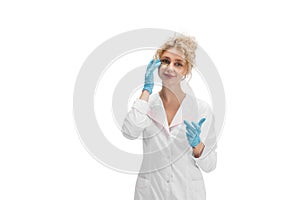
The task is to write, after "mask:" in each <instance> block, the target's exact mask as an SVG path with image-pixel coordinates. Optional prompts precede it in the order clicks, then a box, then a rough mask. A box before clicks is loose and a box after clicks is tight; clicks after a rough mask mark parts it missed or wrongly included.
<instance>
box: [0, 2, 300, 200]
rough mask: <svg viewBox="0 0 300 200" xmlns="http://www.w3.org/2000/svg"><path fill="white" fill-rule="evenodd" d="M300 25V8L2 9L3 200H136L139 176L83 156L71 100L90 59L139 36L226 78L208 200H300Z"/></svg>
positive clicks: (11, 5) (147, 5)
mask: <svg viewBox="0 0 300 200" xmlns="http://www.w3.org/2000/svg"><path fill="white" fill-rule="evenodd" d="M299 18H300V14H299V6H298V4H297V1H296V0H295V1H292V0H286V1H283V0H282V1H276V0H275V1H274V0H273V1H267V0H259V1H258V0H252V1H237V0H236V1H233V0H231V1H230V0H229V1H214V0H211V1H198V2H197V3H196V1H189V0H185V1H174V0H173V1H147V2H145V1H106V3H105V4H104V3H101V2H100V1H81V2H79V1H51V2H50V1H49V2H43V1H1V3H0V21H1V24H0V26H1V31H0V35H1V38H0V91H1V98H0V102H1V104H0V120H1V125H0V134H1V135H0V159H1V164H0V199H5V200H6V199H120V198H121V199H133V193H134V184H135V179H136V176H135V175H128V174H122V173H119V172H116V171H113V170H111V169H109V168H107V167H105V166H103V165H101V164H100V163H98V162H97V161H96V160H95V159H93V158H92V156H91V155H90V154H89V153H88V152H87V151H86V150H85V148H84V147H83V145H82V144H81V142H80V139H79V137H78V134H77V132H76V127H75V124H74V120H73V113H72V106H73V105H72V101H73V99H72V97H73V96H72V95H73V89H74V83H75V80H76V76H77V74H78V72H79V70H80V68H81V65H82V64H83V62H84V60H85V59H86V58H87V56H88V55H89V54H90V53H91V52H92V51H93V50H94V49H95V48H96V47H97V46H98V45H100V44H101V43H102V42H104V41H106V40H107V39H109V38H111V37H112V36H115V35H117V34H119V33H122V32H125V31H130V30H133V29H137V28H166V29H170V30H174V31H178V32H183V33H188V34H190V35H193V36H195V37H196V38H197V40H198V42H199V45H200V46H201V47H202V48H203V49H204V50H205V51H206V52H207V53H208V55H209V56H210V58H211V59H212V60H213V62H214V63H215V65H216V66H217V69H218V71H219V73H220V76H221V77H222V81H223V84H224V87H225V92H226V100H227V101H226V106H227V107H226V110H227V112H226V121H225V127H224V129H223V132H222V137H221V140H220V141H219V146H218V166H217V169H216V170H215V171H213V172H211V173H209V174H205V183H206V187H207V199H208V200H213V199H215V200H219V199H232V200H233V199H237V200H240V199H244V200H246V199H289V200H292V199H299V198H300V194H299V183H298V182H299V181H298V180H299V179H300V172H299V169H300V162H299V155H298V154H299V153H298V152H300V147H299V145H298V142H299V139H300V137H299V134H300V129H299V122H298V121H299V119H300V118H299V112H300V107H299V104H298V103H299V101H300V97H299V95H298V94H299V85H300V81H299V78H298V76H299V72H298V71H299V70H298V68H299V67H300V61H299V53H300V51H299V50H300V49H299V46H300V37H299V35H300V30H299V20H298V19H299ZM147 62H148V61H147Z"/></svg>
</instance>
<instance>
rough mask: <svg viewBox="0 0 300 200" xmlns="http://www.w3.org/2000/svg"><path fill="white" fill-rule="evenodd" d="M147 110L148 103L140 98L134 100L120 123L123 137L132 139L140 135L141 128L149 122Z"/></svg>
mask: <svg viewBox="0 0 300 200" xmlns="http://www.w3.org/2000/svg"><path fill="white" fill-rule="evenodd" d="M148 110H149V105H148V102H147V101H144V100H142V99H137V100H135V102H134V104H133V106H132V108H131V110H130V111H129V112H128V113H127V115H126V117H125V119H124V122H123V125H122V134H123V135H124V137H126V138H128V139H132V140H133V139H136V138H138V137H139V136H140V135H141V133H142V132H143V130H144V129H145V128H146V127H147V126H149V124H150V123H151V120H150V118H149V117H148V115H147V112H148Z"/></svg>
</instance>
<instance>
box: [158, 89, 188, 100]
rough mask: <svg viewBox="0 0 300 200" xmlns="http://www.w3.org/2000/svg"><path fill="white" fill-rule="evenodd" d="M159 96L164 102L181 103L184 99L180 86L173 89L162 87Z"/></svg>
mask: <svg viewBox="0 0 300 200" xmlns="http://www.w3.org/2000/svg"><path fill="white" fill-rule="evenodd" d="M159 94H160V96H161V98H162V99H163V100H164V101H166V102H174V101H178V102H181V101H182V100H183V98H184V97H185V93H184V92H183V91H182V89H181V87H180V86H179V87H174V88H170V87H166V86H163V87H162V89H161V91H160V92H159Z"/></svg>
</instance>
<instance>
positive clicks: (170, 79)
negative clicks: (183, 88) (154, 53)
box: [158, 48, 187, 85]
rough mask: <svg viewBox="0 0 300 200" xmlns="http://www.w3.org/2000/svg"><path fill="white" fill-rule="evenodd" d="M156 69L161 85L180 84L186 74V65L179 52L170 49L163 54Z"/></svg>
mask: <svg viewBox="0 0 300 200" xmlns="http://www.w3.org/2000/svg"><path fill="white" fill-rule="evenodd" d="M160 61H161V65H160V67H159V69H158V74H159V77H160V78H161V80H162V82H163V85H166V84H167V85H170V84H176V83H180V81H181V80H182V78H183V77H184V76H185V75H186V73H187V64H186V62H185V59H184V55H183V53H182V52H181V51H179V50H177V49H175V48H171V49H168V50H166V51H164V52H163V54H162V55H161V57H160Z"/></svg>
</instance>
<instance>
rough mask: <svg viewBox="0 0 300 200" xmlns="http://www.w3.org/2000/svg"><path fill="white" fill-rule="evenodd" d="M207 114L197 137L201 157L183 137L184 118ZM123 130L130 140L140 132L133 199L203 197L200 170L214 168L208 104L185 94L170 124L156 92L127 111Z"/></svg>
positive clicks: (195, 119) (190, 199) (195, 118)
mask: <svg viewBox="0 0 300 200" xmlns="http://www.w3.org/2000/svg"><path fill="white" fill-rule="evenodd" d="M203 117H206V121H205V122H204V123H203V125H202V128H201V134H200V139H201V141H202V142H203V143H204V144H205V148H204V151H203V153H202V155H201V157H200V158H195V157H194V156H193V150H192V148H191V147H190V145H189V144H188V141H187V138H186V131H185V125H184V123H183V120H187V121H189V122H191V121H193V122H198V121H199V120H200V119H201V118H203ZM122 133H123V135H124V136H125V137H127V138H129V139H136V138H138V137H139V136H140V135H141V134H143V135H142V136H143V151H144V155H143V162H142V166H141V169H140V173H139V175H138V178H137V181H136V186H135V196H134V199H135V200H169V199H170V200H176V199H178V200H204V199H205V196H206V194H205V186H204V182H203V177H202V173H201V170H203V171H205V172H210V171H212V170H214V169H215V168H216V163H217V153H216V152H215V149H216V134H215V131H214V118H213V115H212V112H211V109H210V107H209V105H208V104H207V103H205V102H204V101H201V100H199V99H196V98H195V97H193V96H191V95H188V94H186V96H185V98H184V99H183V101H182V103H181V105H180V107H179V109H178V111H177V113H176V115H175V116H174V118H173V120H172V122H171V124H170V126H169V125H168V122H167V117H166V112H165V110H164V106H163V103H162V100H161V98H160V96H159V94H158V93H156V94H153V95H151V96H150V98H149V101H148V102H146V101H144V100H141V99H137V100H136V101H135V102H134V105H133V107H132V109H131V110H130V111H129V112H128V113H127V116H126V118H125V120H124V123H123V126H122Z"/></svg>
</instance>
